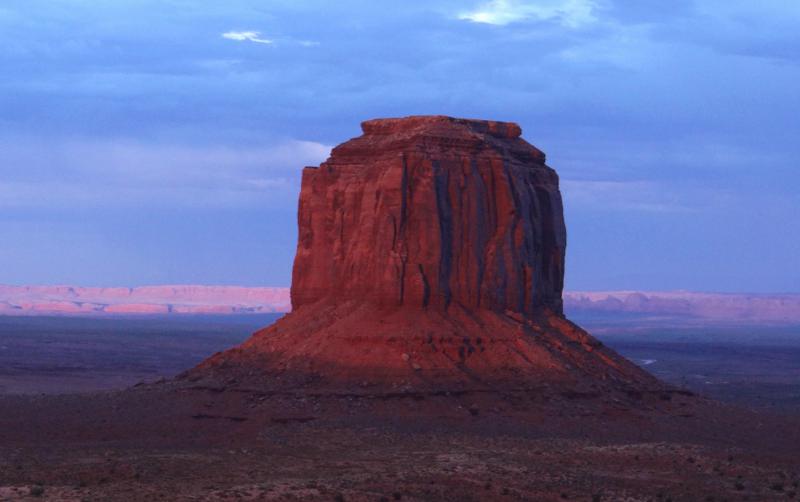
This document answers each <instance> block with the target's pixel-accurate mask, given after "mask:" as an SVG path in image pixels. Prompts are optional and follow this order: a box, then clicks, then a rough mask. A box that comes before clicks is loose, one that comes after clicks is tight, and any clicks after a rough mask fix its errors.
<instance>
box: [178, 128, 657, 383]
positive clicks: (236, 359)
mask: <svg viewBox="0 0 800 502" xmlns="http://www.w3.org/2000/svg"><path fill="white" fill-rule="evenodd" d="M362 129H363V132H364V134H363V135H362V136H360V137H358V138H355V139H352V140H350V141H348V142H346V143H344V144H342V145H340V146H338V147H336V148H335V149H334V150H333V152H332V154H331V157H330V158H329V159H328V160H327V161H326V162H324V163H322V165H320V166H319V167H309V168H306V169H305V170H304V171H303V180H302V190H301V194H300V205H299V213H298V224H299V235H298V244H297V255H296V258H295V263H294V271H293V279H292V290H291V296H292V306H293V312H292V313H291V314H289V315H287V316H286V317H284V318H283V319H281V320H280V321H278V322H277V323H276V324H274V325H272V326H270V327H268V328H265V329H264V330H262V331H259V332H258V333H256V334H255V335H254V336H253V337H252V338H251V339H250V340H248V341H247V342H245V343H244V344H243V345H241V346H240V347H237V348H235V349H232V350H229V351H226V352H224V353H221V354H217V355H215V356H214V357H212V358H210V359H209V360H207V361H205V362H204V363H203V364H201V365H200V366H199V367H198V368H196V369H194V370H192V371H190V372H188V373H187V374H186V375H184V377H185V378H188V379H190V380H199V379H202V378H208V377H212V376H217V377H218V376H225V377H227V378H229V379H230V380H232V381H236V380H241V379H243V378H248V379H251V378H259V379H261V381H262V382H264V383H265V384H266V385H275V386H278V387H281V388H289V387H292V386H314V387H337V388H338V387H341V386H353V385H361V386H370V385H380V386H387V385H389V386H392V387H397V386H401V387H404V388H427V389H430V388H436V389H448V390H452V389H474V388H488V387H492V388H496V386H497V385H500V384H503V385H510V386H516V387H520V386H521V387H525V386H530V385H542V384H546V385H553V384H558V385H568V386H575V385H579V384H586V385H589V386H596V385H613V386H639V387H642V386H648V385H655V384H656V383H657V382H656V381H655V380H654V379H653V378H652V377H650V376H649V375H648V374H646V373H645V372H643V371H642V370H640V369H639V368H637V367H636V366H634V365H633V364H631V363H629V362H628V361H626V360H625V359H623V358H621V357H620V356H618V355H617V354H615V353H614V352H613V351H611V350H609V349H607V348H606V347H604V346H603V345H602V344H601V343H600V342H598V341H597V340H595V339H594V338H592V337H591V336H590V335H588V334H587V333H586V332H584V331H583V330H581V329H580V328H579V327H577V326H575V325H574V324H572V323H570V322H569V321H568V320H566V319H565V318H564V317H563V314H562V300H561V294H562V286H563V276H564V251H565V247H566V231H565V227H564V219H563V211H562V203H561V195H560V192H559V189H558V176H557V175H556V173H555V171H553V170H552V169H551V168H549V167H548V166H547V165H545V155H544V154H543V153H542V152H541V151H539V150H538V149H536V148H535V147H533V146H531V145H530V144H529V143H527V142H526V141H525V140H523V139H522V138H521V137H520V135H521V129H520V127H519V126H518V125H516V124H513V123H504V122H493V121H483V120H465V119H455V118H450V117H443V116H421V117H407V118H400V119H379V120H371V121H367V122H364V123H363V124H362Z"/></svg>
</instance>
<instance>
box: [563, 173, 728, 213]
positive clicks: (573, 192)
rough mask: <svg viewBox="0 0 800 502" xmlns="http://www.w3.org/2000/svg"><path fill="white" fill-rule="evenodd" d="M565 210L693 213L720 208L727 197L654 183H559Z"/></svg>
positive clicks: (711, 192)
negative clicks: (571, 208) (711, 207)
mask: <svg viewBox="0 0 800 502" xmlns="http://www.w3.org/2000/svg"><path fill="white" fill-rule="evenodd" d="M561 189H562V191H563V193H564V201H565V202H564V203H565V205H566V206H567V208H570V207H574V208H576V209H583V210H595V211H596V210H601V211H641V212H651V213H652V212H656V213H684V212H695V211H698V210H700V209H703V208H706V207H708V206H720V205H723V204H724V203H725V202H726V200H727V199H726V197H727V195H728V194H726V193H725V192H723V191H721V190H717V189H710V188H708V187H686V186H678V185H676V184H674V183H660V182H654V181H642V180H633V181H609V180H570V179H564V180H562V181H561Z"/></svg>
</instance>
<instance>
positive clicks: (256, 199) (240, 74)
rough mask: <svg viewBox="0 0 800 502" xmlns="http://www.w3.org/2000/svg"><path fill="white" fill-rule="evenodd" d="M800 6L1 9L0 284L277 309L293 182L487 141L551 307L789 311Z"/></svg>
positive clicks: (743, 1)
mask: <svg viewBox="0 0 800 502" xmlns="http://www.w3.org/2000/svg"><path fill="white" fill-rule="evenodd" d="M798 25H800V2H789V1H786V0H760V1H759V2H753V1H749V0H672V1H669V2H664V1H662V0H489V1H487V0H474V1H473V0H461V1H449V0H442V1H436V0H425V1H408V2H379V1H375V0H364V1H361V0H338V1H336V2H330V1H321V0H320V1H317V0H273V1H255V0H252V1H243V0H226V1H225V2H219V1H217V0H213V1H203V0H136V1H133V0H115V1H109V2H97V1H95V0H3V2H2V3H0V264H1V265H2V266H0V283H5V284H75V285H87V286H116V285H123V286H138V285H144V284H231V285H252V286H288V285H289V284H290V277H291V264H292V259H293V256H294V250H295V241H296V236H297V229H296V206H297V197H298V193H299V185H300V171H301V169H302V168H303V166H306V165H316V164H319V163H320V162H321V161H323V160H324V159H325V158H326V157H327V155H328V152H329V151H330V148H331V147H332V146H334V145H336V144H339V143H341V142H343V141H346V140H347V139H349V138H352V137H354V136H357V135H358V134H360V129H359V123H360V122H361V121H362V120H365V119H369V118H376V117H393V116H405V115H416V114H445V115H453V116H459V117H470V118H486V119H495V120H509V121H514V122H517V123H519V124H520V125H521V126H522V129H523V137H524V138H525V139H527V140H528V141H529V142H531V143H532V144H534V145H536V146H537V147H539V148H540V149H542V150H543V151H545V152H546V153H547V155H548V164H549V165H550V166H551V167H553V168H555V169H556V170H557V171H558V173H559V175H560V177H561V187H562V192H563V195H564V200H565V214H566V218H567V229H568V235H569V237H568V252H567V276H566V287H567V288H568V289H572V290H611V289H640V290H675V289H686V290H697V291H720V292H725V291H731V292H798V291H800V265H799V264H798V256H800V172H798V169H797V167H798V165H797V164H798V162H797V159H798V158H800V120H798V117H800V92H798V88H800V30H798V29H797V26H798Z"/></svg>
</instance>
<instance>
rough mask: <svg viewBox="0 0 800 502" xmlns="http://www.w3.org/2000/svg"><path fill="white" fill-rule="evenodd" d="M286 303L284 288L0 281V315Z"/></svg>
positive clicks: (255, 310) (279, 308)
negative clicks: (6, 283)
mask: <svg viewBox="0 0 800 502" xmlns="http://www.w3.org/2000/svg"><path fill="white" fill-rule="evenodd" d="M290 306H291V304H290V301H289V290H288V289H287V288H247V287H239V286H143V287H139V288H119V287H116V288H91V287H77V286H3V285H0V315H88V316H103V315H152V314H160V315H161V314H263V313H274V312H286V311H288V310H289V309H290Z"/></svg>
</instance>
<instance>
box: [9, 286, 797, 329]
mask: <svg viewBox="0 0 800 502" xmlns="http://www.w3.org/2000/svg"><path fill="white" fill-rule="evenodd" d="M289 291H290V290H289V288H270V287H240V286H146V287H140V288H119V287H114V288H87V287H80V286H4V285H0V315H16V316H21V315H22V316H37V315H67V316H115V315H126V316H128V315H140V314H141V315H149V314H158V315H166V314H174V315H181V314H186V315H191V314H215V315H247V314H270V313H285V312H289V311H290V310H291V306H292V303H291V299H290V294H289ZM563 301H564V312H565V313H566V314H567V315H575V314H604V315H606V314H607V315H619V314H641V315H645V316H657V317H661V318H664V317H680V318H681V319H682V320H695V321H698V322H701V321H709V322H737V323H742V322H746V323H782V324H800V294H735V293H697V292H692V291H568V292H564V294H563Z"/></svg>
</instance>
